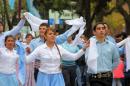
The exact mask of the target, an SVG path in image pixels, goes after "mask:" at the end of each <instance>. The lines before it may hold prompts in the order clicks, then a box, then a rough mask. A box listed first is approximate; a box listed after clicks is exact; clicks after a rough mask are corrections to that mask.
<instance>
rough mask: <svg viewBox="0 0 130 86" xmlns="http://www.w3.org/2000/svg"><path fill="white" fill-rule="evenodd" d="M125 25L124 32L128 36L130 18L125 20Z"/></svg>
mask: <svg viewBox="0 0 130 86" xmlns="http://www.w3.org/2000/svg"><path fill="white" fill-rule="evenodd" d="M125 24H126V28H125V29H126V32H127V34H128V35H130V16H129V17H127V19H126V20H125Z"/></svg>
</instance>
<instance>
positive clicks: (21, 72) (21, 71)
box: [16, 40, 26, 85]
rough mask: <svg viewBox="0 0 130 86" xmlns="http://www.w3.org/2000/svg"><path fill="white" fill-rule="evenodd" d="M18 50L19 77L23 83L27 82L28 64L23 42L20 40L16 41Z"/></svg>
mask: <svg viewBox="0 0 130 86" xmlns="http://www.w3.org/2000/svg"><path fill="white" fill-rule="evenodd" d="M16 45H17V47H16V51H17V54H18V55H19V60H18V67H19V68H18V79H19V81H20V83H21V84H22V85H24V84H25V79H26V67H25V66H26V64H25V50H24V46H23V44H22V43H21V42H20V41H19V40H18V41H16Z"/></svg>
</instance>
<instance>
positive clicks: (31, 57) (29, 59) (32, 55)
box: [26, 47, 40, 63]
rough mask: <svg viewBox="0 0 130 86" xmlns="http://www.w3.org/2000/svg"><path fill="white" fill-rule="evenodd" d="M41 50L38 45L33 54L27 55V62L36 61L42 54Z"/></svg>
mask: <svg viewBox="0 0 130 86" xmlns="http://www.w3.org/2000/svg"><path fill="white" fill-rule="evenodd" d="M39 50H40V49H39V47H38V48H36V49H35V50H34V51H33V52H32V53H31V54H29V55H28V56H26V62H27V63H30V62H32V61H34V60H35V59H36V58H38V57H39V56H40V53H39Z"/></svg>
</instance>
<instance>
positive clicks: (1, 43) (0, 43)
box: [0, 19, 25, 47]
mask: <svg viewBox="0 0 130 86" xmlns="http://www.w3.org/2000/svg"><path fill="white" fill-rule="evenodd" d="M24 23H25V20H24V19H21V20H20V22H19V23H18V25H17V26H15V27H14V28H13V29H12V30H10V31H6V32H4V33H2V34H0V47H3V46H4V39H5V37H6V36H7V35H13V36H15V35H16V34H17V33H19V32H20V30H21V29H22V27H23V26H24Z"/></svg>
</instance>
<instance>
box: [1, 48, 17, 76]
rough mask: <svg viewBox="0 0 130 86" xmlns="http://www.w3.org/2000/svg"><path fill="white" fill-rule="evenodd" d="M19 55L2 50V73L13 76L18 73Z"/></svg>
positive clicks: (13, 51) (5, 49)
mask: <svg viewBox="0 0 130 86" xmlns="http://www.w3.org/2000/svg"><path fill="white" fill-rule="evenodd" d="M17 59H18V55H17V53H16V51H15V50H12V51H10V50H9V49H7V48H5V47H4V48H0V73H4V74H13V73H15V72H16V61H17Z"/></svg>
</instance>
